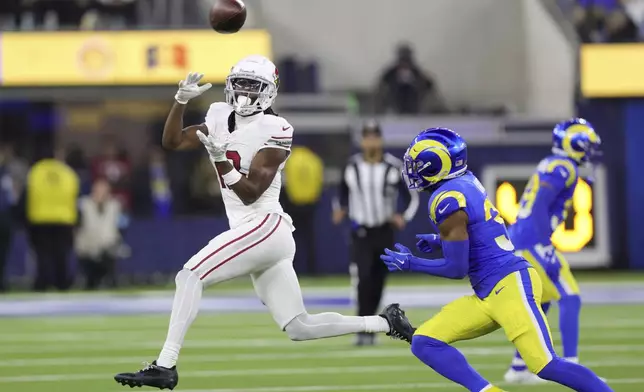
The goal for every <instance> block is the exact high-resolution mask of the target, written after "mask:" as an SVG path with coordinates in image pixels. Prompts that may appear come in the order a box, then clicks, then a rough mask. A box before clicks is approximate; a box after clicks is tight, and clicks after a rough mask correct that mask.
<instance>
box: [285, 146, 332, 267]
mask: <svg viewBox="0 0 644 392" xmlns="http://www.w3.org/2000/svg"><path fill="white" fill-rule="evenodd" d="M283 173H284V175H283V180H284V187H285V190H286V192H282V194H281V196H282V202H283V204H282V205H283V206H284V211H285V212H286V213H287V214H289V215H290V216H291V218H292V219H293V224H294V226H295V227H296V228H297V230H295V231H294V232H293V236H294V239H295V245H296V247H297V249H298V252H297V253H296V254H295V260H294V263H295V268H296V270H298V273H299V272H307V273H309V274H315V273H316V272H317V261H316V252H315V212H316V210H317V206H318V201H319V200H320V194H321V193H322V185H323V182H324V164H323V163H322V159H321V158H320V157H319V156H318V155H317V154H315V153H314V152H313V151H311V150H310V149H308V148H306V147H302V146H294V147H293V148H292V149H291V154H290V156H289V158H288V160H287V161H286V166H285V167H284V172H283ZM304 249H306V251H305V252H302V250H304ZM302 258H304V260H305V263H302V262H301V261H300V260H301V259H302ZM298 259H299V260H298ZM302 264H305V265H306V271H303V270H302V268H301V267H303V265H302ZM298 267H299V268H298Z"/></svg>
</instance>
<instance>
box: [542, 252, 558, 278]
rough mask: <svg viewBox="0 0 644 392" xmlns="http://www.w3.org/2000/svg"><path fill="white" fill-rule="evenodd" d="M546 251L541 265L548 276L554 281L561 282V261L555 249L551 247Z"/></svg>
mask: <svg viewBox="0 0 644 392" xmlns="http://www.w3.org/2000/svg"><path fill="white" fill-rule="evenodd" d="M543 250H544V251H545V252H544V254H543V259H542V260H541V264H542V265H543V269H544V270H546V275H548V277H549V278H550V279H551V280H552V281H553V282H557V281H559V273H560V272H561V261H559V258H558V257H557V254H556V253H555V247H554V246H552V245H550V246H546V247H544V248H543Z"/></svg>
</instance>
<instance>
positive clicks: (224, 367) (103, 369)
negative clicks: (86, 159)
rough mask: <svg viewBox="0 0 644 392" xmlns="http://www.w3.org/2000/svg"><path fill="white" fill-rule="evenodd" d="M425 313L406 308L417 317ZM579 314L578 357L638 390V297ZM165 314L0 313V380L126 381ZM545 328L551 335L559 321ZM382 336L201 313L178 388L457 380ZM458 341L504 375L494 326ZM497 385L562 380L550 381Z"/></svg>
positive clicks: (109, 387)
mask: <svg viewBox="0 0 644 392" xmlns="http://www.w3.org/2000/svg"><path fill="white" fill-rule="evenodd" d="M430 314H431V310H427V311H420V310H412V311H410V312H409V315H410V318H411V319H412V321H413V322H414V323H415V324H417V323H420V322H421V321H423V319H424V318H426V317H427V315H430ZM555 317H556V314H553V315H551V317H550V320H556V318H555ZM582 317H583V330H582V332H581V339H582V348H581V359H582V362H584V363H585V364H587V365H589V366H590V367H591V368H592V369H594V370H595V371H596V372H597V373H598V374H599V375H601V376H603V377H606V378H608V379H609V380H610V382H611V383H612V386H613V388H614V390H615V391H616V392H636V391H637V392H641V391H644V372H643V371H642V369H644V358H643V354H644V334H643V333H642V332H641V331H642V329H643V328H644V306H613V307H603V306H602V307H600V306H588V307H586V308H585V309H584V312H583V316H582ZM166 323H167V316H165V315H145V316H111V317H110V316H101V317H61V318H29V319H2V320H1V321H0V390H1V391H7V392H35V391H46V392H58V391H60V392H104V391H106V392H107V391H109V392H118V391H123V390H129V388H125V387H122V386H121V385H118V384H116V383H115V382H114V381H113V379H112V376H113V374H114V373H117V372H122V371H133V370H136V369H138V368H139V367H140V365H141V364H140V362H141V361H143V360H150V361H151V360H153V359H155V357H156V355H157V354H158V351H159V348H160V347H161V344H162V343H163V339H164V337H165V329H166ZM553 324H556V322H555V323H553ZM553 329H554V330H555V337H556V341H557V342H558V341H559V338H558V332H556V330H557V329H558V328H556V325H555V326H553ZM380 342H381V344H380V345H378V346H376V347H373V348H354V347H353V346H351V343H352V337H341V338H335V339H326V340H318V341H313V342H291V341H289V340H288V338H287V337H286V336H285V335H284V334H283V333H281V332H280V331H278V330H277V328H276V327H275V325H274V324H273V322H272V320H271V318H270V317H269V316H268V315H267V314H263V313H261V314H247V313H244V314H220V315H216V314H212V313H208V314H202V315H201V316H200V317H199V318H198V320H197V322H196V323H195V325H194V326H193V328H192V330H191V331H190V333H189V334H188V338H187V342H186V345H185V348H184V350H183V352H182V356H181V359H180V363H179V369H180V377H181V380H180V384H179V387H178V388H177V389H176V390H178V391H190V392H196V391H199V392H205V391H213V392H214V391H219V392H223V391H227V392H242V391H249V392H253V391H254V392H296V391H302V392H311V391H412V390H418V391H421V390H426V391H428V390H431V391H460V390H464V389H462V388H460V387H459V386H456V385H452V384H450V383H448V382H447V381H446V380H444V379H442V378H441V377H439V376H437V375H436V374H435V373H434V372H433V371H432V370H430V369H429V368H426V367H425V366H424V365H422V364H421V363H420V362H419V361H418V360H416V359H415V358H413V357H412V355H411V354H410V352H409V348H408V346H407V345H406V344H404V343H402V342H400V341H390V340H388V339H387V338H385V337H384V336H383V338H382V339H381V340H380ZM458 347H459V348H461V349H462V350H463V352H464V353H465V354H466V356H467V357H468V359H469V360H470V361H471V362H472V364H473V365H474V366H475V367H476V368H477V369H479V370H480V371H481V372H482V373H483V374H484V375H485V376H486V377H488V378H489V379H490V380H492V381H499V380H500V379H502V375H503V372H504V371H505V370H506V366H507V364H508V362H509V360H510V356H511V353H512V349H511V347H510V345H509V343H507V342H506V341H505V339H504V335H503V334H502V333H501V332H496V333H494V334H492V335H490V336H487V337H485V338H482V339H478V340H474V341H471V342H464V343H460V344H459V345H458ZM501 385H502V386H503V384H501ZM505 389H507V390H508V391H516V392H520V391H525V392H529V391H532V392H535V391H539V392H542V391H543V392H555V391H567V390H568V389H565V388H562V387H558V386H554V385H550V384H548V385H545V386H543V385H540V386H532V387H528V386H525V387H517V386H505Z"/></svg>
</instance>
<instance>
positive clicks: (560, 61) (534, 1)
mask: <svg viewBox="0 0 644 392" xmlns="http://www.w3.org/2000/svg"><path fill="white" fill-rule="evenodd" d="M523 6H524V7H523V19H524V21H525V51H526V62H525V66H526V72H525V74H526V79H525V80H526V95H525V96H526V102H525V105H526V112H527V113H530V115H534V116H543V117H560V118H565V117H570V116H572V115H573V113H574V112H575V102H574V97H575V80H576V72H577V70H576V61H577V60H576V57H577V54H576V53H577V49H576V48H575V47H573V43H571V42H569V41H568V40H567V39H566V37H565V35H564V32H563V31H562V30H561V29H560V28H559V26H558V25H557V23H556V21H555V20H554V19H553V18H552V17H551V16H550V14H549V13H548V12H547V10H546V8H545V5H544V3H543V0H524V1H523Z"/></svg>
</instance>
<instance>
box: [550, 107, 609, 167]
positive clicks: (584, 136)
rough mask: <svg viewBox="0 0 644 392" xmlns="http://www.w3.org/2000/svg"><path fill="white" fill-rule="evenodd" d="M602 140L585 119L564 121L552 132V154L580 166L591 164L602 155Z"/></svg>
mask: <svg viewBox="0 0 644 392" xmlns="http://www.w3.org/2000/svg"><path fill="white" fill-rule="evenodd" d="M600 147H601V139H600V138H599V135H598V134H597V132H595V129H594V128H593V126H592V124H590V123H589V122H588V121H586V120H584V119H583V118H572V119H570V120H566V121H562V122H560V123H559V124H557V125H556V126H555V128H554V129H553V130H552V152H553V154H556V155H561V156H565V157H568V158H570V159H573V160H574V161H576V162H577V163H579V164H584V163H591V162H592V161H593V159H594V158H597V157H598V156H600V155H601V150H600Z"/></svg>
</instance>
